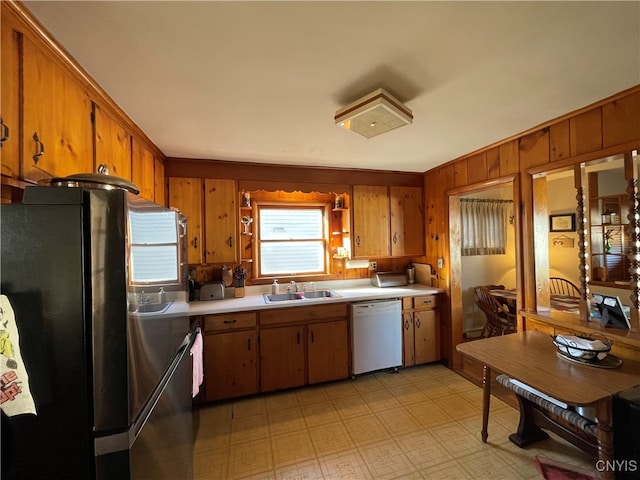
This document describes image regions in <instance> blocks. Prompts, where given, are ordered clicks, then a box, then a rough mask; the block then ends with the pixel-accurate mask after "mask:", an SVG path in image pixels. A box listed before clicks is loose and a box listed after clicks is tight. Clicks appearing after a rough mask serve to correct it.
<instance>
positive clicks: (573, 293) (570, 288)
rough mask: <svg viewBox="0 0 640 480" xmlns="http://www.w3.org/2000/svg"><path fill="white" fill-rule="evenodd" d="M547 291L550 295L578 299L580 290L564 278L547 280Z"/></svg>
mask: <svg viewBox="0 0 640 480" xmlns="http://www.w3.org/2000/svg"><path fill="white" fill-rule="evenodd" d="M549 291H550V292H551V294H552V295H566V296H568V297H580V289H579V288H578V287H577V286H576V285H575V284H574V283H573V282H570V281H569V280H567V279H566V278H561V277H551V278H549Z"/></svg>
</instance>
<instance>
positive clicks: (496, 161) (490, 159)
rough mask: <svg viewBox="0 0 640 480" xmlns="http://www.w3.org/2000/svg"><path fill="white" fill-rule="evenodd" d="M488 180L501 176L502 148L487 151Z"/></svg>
mask: <svg viewBox="0 0 640 480" xmlns="http://www.w3.org/2000/svg"><path fill="white" fill-rule="evenodd" d="M486 158H487V160H486V161H487V179H489V178H498V177H499V176H500V147H493V148H489V149H487V151H486Z"/></svg>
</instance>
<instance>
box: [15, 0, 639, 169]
mask: <svg viewBox="0 0 640 480" xmlns="http://www.w3.org/2000/svg"><path fill="white" fill-rule="evenodd" d="M26 5H27V7H28V8H29V9H30V10H31V11H32V12H33V13H34V14H35V15H36V17H37V18H38V19H39V20H40V21H41V22H42V23H43V24H44V25H45V27H46V28H47V29H49V31H50V32H51V33H52V34H53V36H54V37H55V38H56V39H57V40H58V41H59V42H60V43H61V44H62V45H63V46H64V47H65V48H66V49H67V50H68V51H69V53H71V55H72V56H73V57H74V58H76V60H78V62H79V63H80V64H81V65H82V66H83V67H84V68H85V69H86V70H87V72H89V74H90V75H91V76H92V77H93V78H94V79H95V80H96V81H97V82H98V83H99V84H100V85H101V86H102V87H103V88H104V89H105V90H106V91H107V93H108V94H109V95H110V96H111V97H112V98H113V99H114V100H115V101H116V103H118V104H119V105H120V106H121V107H122V109H123V110H124V111H125V112H126V113H127V114H128V115H129V116H130V117H131V118H132V119H133V120H134V121H135V122H136V123H137V124H138V125H139V126H140V128H142V130H144V132H145V133H146V134H147V135H148V136H149V138H150V139H151V140H152V141H153V142H154V143H155V144H156V145H157V146H158V147H159V148H160V149H161V150H162V151H163V152H164V153H165V154H166V155H167V156H171V157H186V158H208V159H218V160H232V161H249V162H266V163H278V164H285V165H307V166H327V167H349V168H366V169H382V170H396V171H408V172H424V171H427V170H429V169H431V168H433V167H434V166H436V165H439V164H441V163H444V162H447V161H449V160H452V159H454V158H456V157H458V156H460V155H463V154H465V153H469V152H471V151H473V150H476V149H478V148H481V147H483V146H486V145H488V144H490V143H493V142H495V141H498V140H501V139H503V138H506V137H509V136H511V135H513V134H517V133H519V132H522V131H524V130H526V129H528V128H530V127H533V126H535V125H538V124H540V123H543V122H545V121H547V120H551V119H553V118H555V117H557V116H560V115H562V114H565V113H568V112H570V111H572V110H575V109H578V108H580V107H583V106H586V105H588V104H590V103H592V102H594V101H597V100H600V99H602V98H605V97H607V96H609V95H612V94H614V93H617V92H619V91H621V90H624V89H626V88H629V87H632V86H634V85H637V84H640V2H638V1H633V2H608V1H605V2H584V3H583V2H548V3H546V2H513V3H511V2H486V3H485V2H393V1H391V2H356V1H353V2H347V1H343V2H307V1H303V2H293V1H291V2H269V1H263V2H241V1H235V2H211V1H195V2H187V1H180V2H167V1H162V2H157V1H142V2H132V1H124V2H119V1H101V2H89V1H82V2H80V1H72V2H59V1H57V2H50V1H45V2H32V1H27V2H26ZM377 88H385V89H386V90H388V91H389V92H390V93H392V94H393V95H394V96H396V97H397V98H398V99H399V100H401V101H402V102H403V103H404V104H405V105H406V106H407V107H409V108H410V109H411V110H412V111H413V115H414V121H413V124H412V125H409V126H404V127H401V128H398V129H396V130H392V131H390V132H388V133H384V134H382V135H379V136H376V137H373V138H370V139H366V138H364V137H361V136H360V135H358V134H356V133H353V132H350V131H347V130H344V129H342V128H340V127H338V126H336V125H335V124H334V120H333V116H334V114H335V112H336V110H338V109H340V108H342V107H343V106H345V105H346V104H348V103H350V102H352V101H353V100H356V99H357V98H359V97H361V96H363V95H365V94H368V93H370V92H372V91H373V90H375V89H377Z"/></svg>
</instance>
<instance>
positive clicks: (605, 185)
mask: <svg viewBox="0 0 640 480" xmlns="http://www.w3.org/2000/svg"><path fill="white" fill-rule="evenodd" d="M637 162H638V156H637V153H635V152H631V153H628V154H626V155H625V154H620V155H614V156H610V157H606V158H601V159H597V160H594V161H589V162H584V163H582V164H580V165H576V166H575V167H573V166H572V167H567V168H565V169H561V170H554V171H551V172H544V173H541V174H537V175H534V179H533V182H534V195H535V197H536V199H538V200H539V202H536V207H535V208H536V212H535V214H534V223H535V229H534V231H535V235H536V239H535V242H536V247H538V246H540V247H541V248H536V259H535V264H536V294H537V296H536V306H537V309H538V310H545V309H552V310H554V309H555V310H563V311H565V312H567V313H572V314H576V315H582V316H586V315H588V313H587V312H589V311H590V310H589V301H590V299H591V295H592V294H593V293H599V294H603V295H613V296H618V297H620V299H621V300H622V303H623V304H627V305H632V304H633V303H634V299H633V298H631V295H632V294H633V291H632V288H631V286H632V285H633V284H632V280H633V278H632V273H633V272H634V265H633V262H634V259H637V258H638V257H637V249H638V246H637V245H636V244H635V242H634V241H633V236H632V234H631V232H632V230H633V226H631V227H632V228H631V229H630V221H633V219H634V218H635V219H637V218H638V212H637V208H636V209H634V208H633V205H634V200H633V192H634V187H633V185H636V184H637V178H638V175H637V171H638V166H637ZM630 185H632V186H631V187H630ZM636 203H637V202H636ZM571 214H575V215H576V225H575V229H568V231H562V232H560V231H553V229H552V228H550V219H553V218H556V217H558V216H559V217H561V218H562V217H564V216H568V215H571ZM542 246H544V247H543V248H542ZM555 278H561V279H565V280H567V281H569V282H571V283H573V284H574V285H576V286H577V287H578V289H579V290H580V293H579V294H578V295H579V297H580V298H579V300H578V301H575V302H573V301H570V302H565V303H563V302H558V301H557V296H555V295H554V293H557V292H555V290H556V288H554V287H555V285H554V283H555V281H554V280H553V279H555ZM636 285H637V281H636ZM581 312H582V313H581Z"/></svg>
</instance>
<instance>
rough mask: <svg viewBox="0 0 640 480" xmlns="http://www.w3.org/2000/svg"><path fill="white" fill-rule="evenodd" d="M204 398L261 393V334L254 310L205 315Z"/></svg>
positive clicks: (216, 398) (219, 398)
mask: <svg viewBox="0 0 640 480" xmlns="http://www.w3.org/2000/svg"><path fill="white" fill-rule="evenodd" d="M203 330H204V384H205V400H206V401H207V402H212V401H214V400H221V399H223V398H233V397H241V396H244V395H251V394H253V393H257V392H258V334H257V332H256V315H255V313H237V314H220V315H206V316H205V317H204V321H203Z"/></svg>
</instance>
